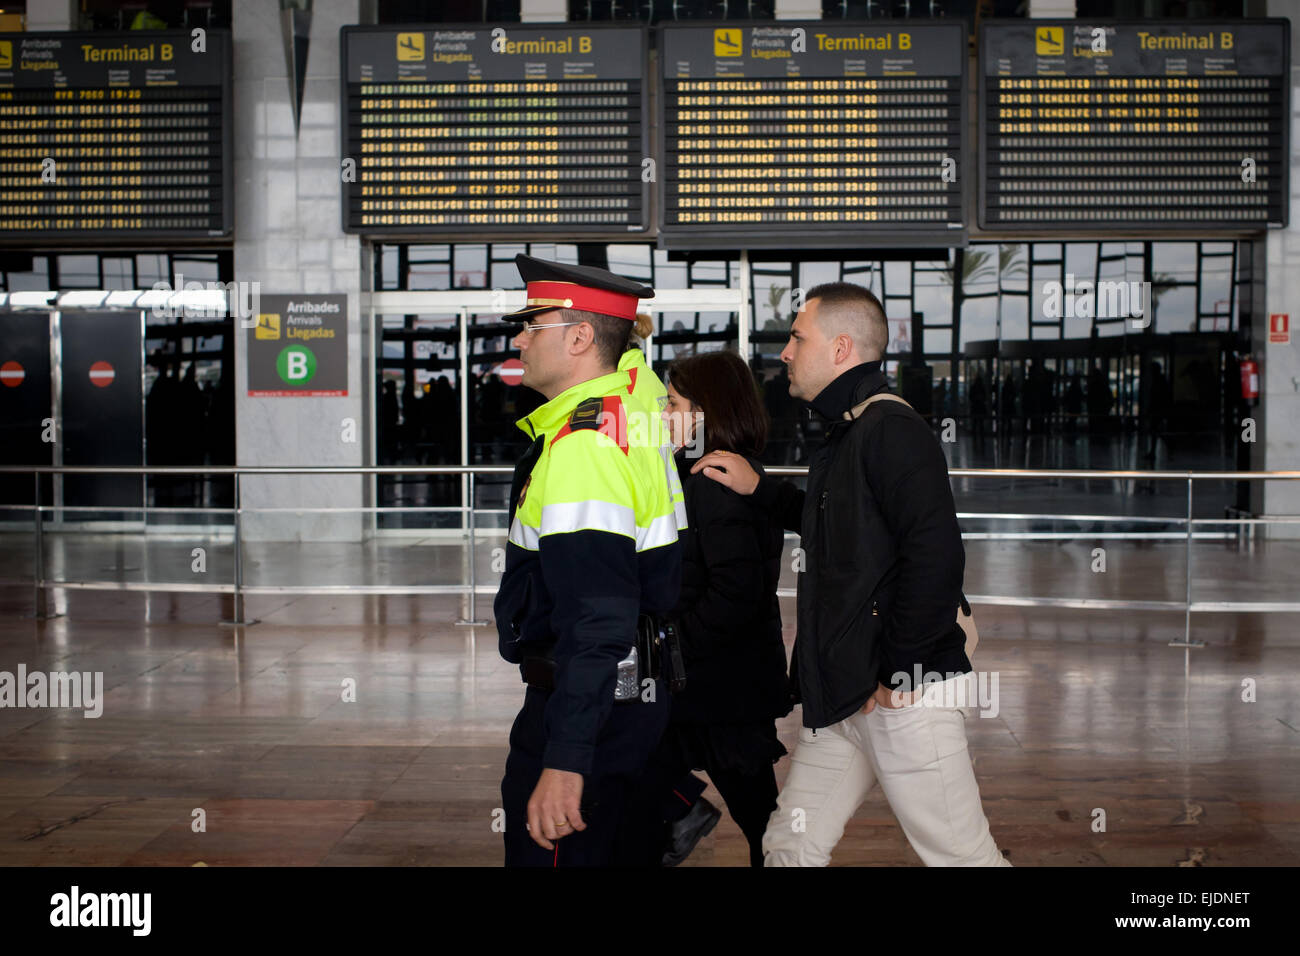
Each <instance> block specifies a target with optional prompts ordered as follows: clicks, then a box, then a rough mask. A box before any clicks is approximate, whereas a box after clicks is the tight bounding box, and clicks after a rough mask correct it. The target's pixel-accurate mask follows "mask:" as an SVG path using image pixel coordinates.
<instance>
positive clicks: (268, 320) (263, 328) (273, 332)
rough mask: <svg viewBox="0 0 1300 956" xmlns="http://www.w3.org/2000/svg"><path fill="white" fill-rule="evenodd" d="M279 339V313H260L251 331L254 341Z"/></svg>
mask: <svg viewBox="0 0 1300 956" xmlns="http://www.w3.org/2000/svg"><path fill="white" fill-rule="evenodd" d="M279 337H280V313H279V312H261V313H259V314H258V316H257V327H256V329H255V330H254V331H253V338H255V339H278V338H279Z"/></svg>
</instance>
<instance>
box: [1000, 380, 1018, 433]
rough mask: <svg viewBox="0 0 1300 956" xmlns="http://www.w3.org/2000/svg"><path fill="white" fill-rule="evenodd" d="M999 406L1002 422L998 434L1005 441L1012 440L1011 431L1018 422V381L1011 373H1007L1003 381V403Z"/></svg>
mask: <svg viewBox="0 0 1300 956" xmlns="http://www.w3.org/2000/svg"><path fill="white" fill-rule="evenodd" d="M999 405H1000V407H999V408H998V415H999V416H1000V419H1001V420H1000V421H999V422H998V434H999V435H1001V436H1002V438H1003V439H1006V440H1010V438H1011V429H1012V428H1013V427H1014V425H1013V423H1014V422H1015V420H1016V380H1015V379H1014V378H1013V377H1012V375H1011V373H1010V372H1007V377H1006V378H1004V379H1003V380H1002V401H1001V402H1000V403H999Z"/></svg>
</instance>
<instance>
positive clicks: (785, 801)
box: [763, 682, 1011, 866]
mask: <svg viewBox="0 0 1300 956" xmlns="http://www.w3.org/2000/svg"><path fill="white" fill-rule="evenodd" d="M945 683H946V682H945ZM941 687H942V685H936V690H938V689H939V688H941ZM949 699H950V700H952V699H953V698H949ZM932 700H933V695H932V694H927V696H926V697H924V698H921V699H920V700H918V701H917V702H916V703H913V704H911V705H908V706H906V707H900V708H887V707H880V706H878V705H877V706H876V707H875V708H873V709H872V711H871V713H869V714H864V713H862V712H861V711H858V712H857V713H855V714H853V716H851V717H848V718H846V719H845V720H842V721H840V722H839V723H837V724H833V725H831V726H830V727H824V728H821V729H819V730H817V731H815V732H814V731H812V730H809V729H808V728H806V727H804V728H801V729H800V731H799V742H798V743H797V744H796V745H795V750H794V753H793V755H791V758H790V773H789V776H788V777H787V778H786V781H785V787H784V788H783V789H782V790H781V793H780V796H779V797H778V798H777V807H776V809H775V810H774V811H773V812H772V815H771V817H769V818H768V824H767V831H766V832H765V833H764V834H763V854H764V858H763V862H764V865H765V866H826V865H827V864H828V863H829V862H830V858H831V851H832V850H833V849H834V848H835V844H836V843H838V842H839V839H840V837H841V836H843V835H844V826H845V824H847V823H848V821H849V819H850V818H852V816H853V814H854V813H855V812H857V809H858V807H859V806H861V805H862V801H863V800H864V799H866V796H867V793H868V791H870V790H871V788H872V787H873V786H875V784H876V783H877V782H879V783H880V787H881V789H882V790H883V791H884V792H885V798H886V799H887V800H888V801H889V806H890V808H891V809H892V810H893V811H894V815H895V816H896V817H897V818H898V822H899V823H900V824H901V825H902V827H903V833H904V834H905V835H906V836H907V839H908V842H909V843H911V844H912V849H914V850H916V853H917V855H918V856H919V857H920V858H921V860H922V862H924V863H925V865H926V866H1010V865H1011V864H1010V863H1009V862H1007V861H1006V860H1005V859H1004V858H1003V857H1002V854H1001V853H1000V852H999V851H998V848H997V844H996V843H994V842H993V836H992V835H991V834H990V833H989V825H988V821H987V820H986V819H985V818H984V809H983V807H982V806H981V805H980V794H979V786H978V784H977V783H976V781H975V771H974V769H973V768H972V767H971V762H970V754H969V752H968V751H967V749H966V723H965V722H966V714H965V713H963V710H962V709H960V708H957V707H941V706H934V705H933V704H932V702H931V701H932Z"/></svg>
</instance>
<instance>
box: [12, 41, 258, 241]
mask: <svg viewBox="0 0 1300 956" xmlns="http://www.w3.org/2000/svg"><path fill="white" fill-rule="evenodd" d="M199 47H201V49H198V48H199ZM230 137H231V131H230V34H229V32H227V31H224V30H207V31H205V32H204V33H203V34H201V36H200V37H199V38H196V37H194V36H192V35H191V34H190V32H189V31H183V30H157V31H154V30H150V31H132V32H124V33H106V32H97V33H5V34H0V241H22V242H24V243H29V242H31V241H33V240H58V239H75V240H78V241H82V240H85V239H87V238H93V239H137V238H138V239H164V238H208V237H222V236H228V235H229V234H230V231H231V227H232V224H233V222H234V201H233V195H232V191H231V183H232V181H233V176H232V170H231V165H232V157H233V153H232V150H231V139H230Z"/></svg>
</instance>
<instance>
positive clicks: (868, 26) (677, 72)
mask: <svg viewBox="0 0 1300 956" xmlns="http://www.w3.org/2000/svg"><path fill="white" fill-rule="evenodd" d="M661 29H662V33H661V40H660V43H659V60H660V78H661V84H662V86H661V95H660V100H659V102H660V108H661V110H662V129H663V137H662V139H663V143H662V151H661V153H660V158H659V164H660V167H661V170H662V182H663V185H662V200H661V207H662V208H661V210H660V217H661V218H660V223H659V232H660V243H661V245H664V246H666V247H668V248H683V249H690V248H724V247H732V248H736V247H742V248H755V247H781V246H790V245H802V246H809V247H816V246H831V245H839V246H842V245H845V244H865V245H930V244H935V243H938V244H941V245H950V244H952V243H954V242H955V243H962V242H964V240H965V230H964V223H963V203H962V184H963V182H964V180H965V175H964V168H963V163H962V131H963V125H964V116H965V113H966V110H965V102H966V99H965V96H964V92H963V91H964V87H965V83H964V77H965V75H966V73H965V70H966V61H967V40H966V28H965V26H964V25H963V24H962V23H960V22H951V23H948V22H938V23H926V22H918V21H915V20H908V21H882V20H876V21H872V22H868V23H845V22H843V21H838V22H834V23H828V22H820V21H817V22H793V21H792V22H789V23H784V22H783V23H780V24H773V23H771V22H768V23H763V24H756V23H754V24H749V23H746V24H735V23H733V24H728V25H726V26H723V25H717V26H698V25H697V26H665V27H662V28H661Z"/></svg>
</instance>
